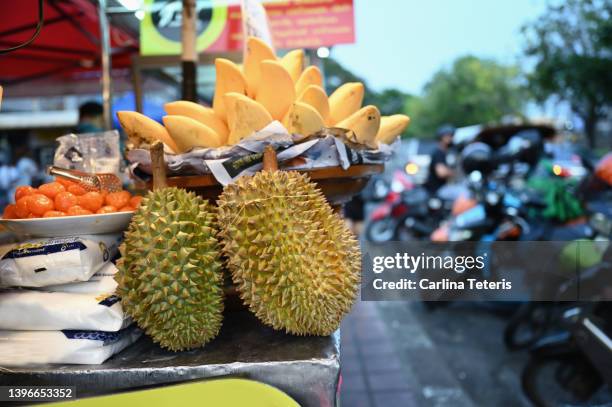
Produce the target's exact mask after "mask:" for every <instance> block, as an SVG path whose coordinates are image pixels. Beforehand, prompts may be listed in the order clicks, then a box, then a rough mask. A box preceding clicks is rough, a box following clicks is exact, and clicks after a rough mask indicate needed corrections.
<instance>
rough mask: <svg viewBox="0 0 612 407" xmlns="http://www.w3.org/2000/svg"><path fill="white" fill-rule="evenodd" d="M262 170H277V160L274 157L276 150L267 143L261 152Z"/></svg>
mask: <svg viewBox="0 0 612 407" xmlns="http://www.w3.org/2000/svg"><path fill="white" fill-rule="evenodd" d="M263 170H264V171H270V172H274V171H278V160H277V159H276V151H275V150H274V147H272V146H270V145H268V146H266V148H265V149H264V152H263Z"/></svg>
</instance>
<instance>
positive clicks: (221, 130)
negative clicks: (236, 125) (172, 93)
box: [164, 100, 229, 140]
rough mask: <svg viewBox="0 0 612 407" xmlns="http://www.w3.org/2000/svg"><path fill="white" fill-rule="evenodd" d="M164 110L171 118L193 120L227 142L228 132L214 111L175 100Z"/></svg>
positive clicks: (186, 101) (192, 103) (167, 104)
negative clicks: (177, 117) (182, 117)
mask: <svg viewBox="0 0 612 407" xmlns="http://www.w3.org/2000/svg"><path fill="white" fill-rule="evenodd" d="M164 110H165V111H166V113H167V114H169V115H173V116H186V117H189V118H191V119H194V120H196V121H198V122H200V123H202V124H204V125H206V126H208V127H210V128H211V129H213V130H214V131H216V132H217V134H218V135H219V136H221V137H222V138H223V139H224V140H227V136H228V135H229V130H228V128H227V125H226V124H225V122H224V121H223V119H222V118H221V117H219V116H218V115H217V114H216V113H215V111H214V109H211V108H210V107H205V106H202V105H200V104H198V103H194V102H190V101H188V100H177V101H175V102H170V103H166V104H165V105H164Z"/></svg>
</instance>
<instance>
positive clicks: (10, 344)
mask: <svg viewBox="0 0 612 407" xmlns="http://www.w3.org/2000/svg"><path fill="white" fill-rule="evenodd" d="M120 240H121V234H110V235H90V236H72V237H61V238H38V239H31V240H27V241H23V242H21V243H16V244H10V245H4V246H0V367H6V366H24V365H32V364H46V363H66V364H71V363H74V364H100V363H103V362H104V361H105V360H106V359H108V358H109V357H111V356H112V355H114V354H116V353H118V352H120V351H121V350H123V349H124V348H125V347H126V346H128V345H129V344H131V343H133V342H135V341H136V340H137V339H138V337H139V336H140V334H141V332H140V331H139V330H138V329H137V328H136V327H135V326H131V323H132V321H131V320H130V319H129V318H128V317H127V316H126V315H125V313H124V312H123V309H122V308H121V302H120V300H119V298H118V297H117V296H116V295H115V289H116V287H117V283H116V282H115V280H114V278H113V277H114V274H115V273H116V272H117V269H116V267H115V265H114V264H113V263H112V262H111V260H112V259H114V258H115V257H116V256H117V254H118V245H119V243H120Z"/></svg>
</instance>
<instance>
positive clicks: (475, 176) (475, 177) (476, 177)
mask: <svg viewBox="0 0 612 407" xmlns="http://www.w3.org/2000/svg"><path fill="white" fill-rule="evenodd" d="M469 180H470V182H471V183H473V184H478V183H479V182H480V181H482V173H481V172H480V171H472V172H470V175H469Z"/></svg>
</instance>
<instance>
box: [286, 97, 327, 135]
mask: <svg viewBox="0 0 612 407" xmlns="http://www.w3.org/2000/svg"><path fill="white" fill-rule="evenodd" d="M283 124H284V126H285V128H286V129H287V130H288V131H289V133H292V134H301V135H303V136H310V135H311V134H314V133H316V132H318V131H319V130H321V129H322V128H323V127H325V123H324V121H323V117H321V115H320V114H319V112H318V111H317V110H316V109H315V108H314V107H312V106H310V105H308V104H306V103H302V102H295V103H294V104H293V105H291V108H290V109H289V112H287V115H286V116H285V119H284V120H283Z"/></svg>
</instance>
